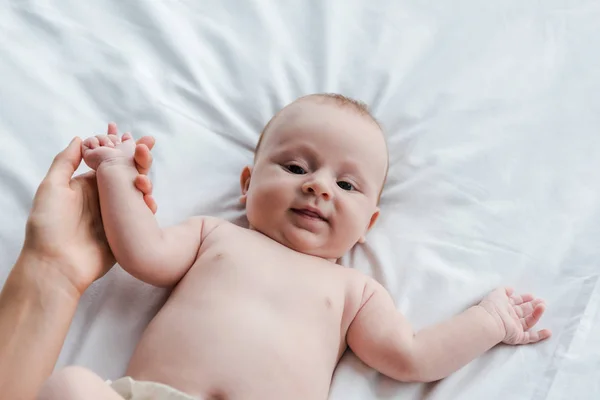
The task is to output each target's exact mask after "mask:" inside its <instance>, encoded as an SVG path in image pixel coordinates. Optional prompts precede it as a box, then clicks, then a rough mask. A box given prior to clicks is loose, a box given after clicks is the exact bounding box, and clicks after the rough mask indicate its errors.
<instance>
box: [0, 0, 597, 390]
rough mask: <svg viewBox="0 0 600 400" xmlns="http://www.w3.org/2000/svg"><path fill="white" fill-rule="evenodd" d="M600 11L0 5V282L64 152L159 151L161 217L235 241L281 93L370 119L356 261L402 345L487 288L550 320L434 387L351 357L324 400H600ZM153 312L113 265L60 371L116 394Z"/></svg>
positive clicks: (473, 1) (155, 300)
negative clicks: (202, 221)
mask: <svg viewBox="0 0 600 400" xmlns="http://www.w3.org/2000/svg"><path fill="white" fill-rule="evenodd" d="M599 20H600V4H599V3H598V2H597V1H590V0H571V1H558V0H546V1H544V2H540V1H533V0H527V1H522V0H496V1H492V2H481V1H478V0H462V1H455V2H425V1H418V0H404V1H395V0H393V1H392V0H371V1H369V2H366V1H360V0H352V1H349V0H336V1H334V0H330V1H321V0H312V1H304V0H302V1H300V0H297V1H295V0H290V1H285V2H281V1H275V0H253V1H242V0H227V1H216V0H215V1H204V2H198V1H192V0H188V1H175V0H170V1H167V0H156V1H142V0H131V1H120V0H102V1H100V0H99V1H94V2H82V1H75V0H61V1H50V0H48V1H41V0H40V1H24V0H23V1H20V0H15V1H6V0H5V1H0V105H1V106H0V140H1V145H0V206H1V210H2V213H1V214H0V215H1V216H0V218H1V223H0V246H1V247H0V265H1V266H2V267H1V269H0V282H3V281H4V279H5V278H6V275H7V274H8V271H9V269H10V267H11V265H12V263H13V262H14V260H15V259H16V257H17V254H18V251H19V249H20V246H21V243H22V240H23V235H24V231H23V228H24V224H25V220H26V216H27V213H28V208H29V206H30V204H31V198H32V196H33V194H34V191H35V189H36V187H37V184H38V183H39V181H40V180H41V178H42V177H43V175H44V173H45V171H46V169H47V167H48V165H49V163H50V161H51V159H52V157H53V156H54V154H55V153H56V152H58V151H59V150H60V149H61V148H62V147H63V146H64V145H66V143H67V142H68V141H69V140H70V138H71V137H72V136H74V135H80V136H87V135H90V134H96V133H101V132H102V131H103V130H104V129H105V123H106V122H107V121H110V120H114V121H116V122H117V123H118V124H119V126H120V127H121V128H124V129H128V130H131V131H133V133H134V135H135V136H138V137H139V136H141V135H143V134H152V135H155V136H156V137H157V147H156V150H155V152H154V154H155V159H156V163H155V169H154V171H153V175H152V177H153V179H154V182H155V185H156V193H155V195H156V198H157V200H158V202H159V213H158V218H159V220H160V222H161V224H164V225H167V224H170V223H173V222H176V221H179V220H182V219H184V218H185V217H187V216H189V215H192V214H194V213H203V214H215V215H220V216H223V217H225V218H228V219H231V220H236V221H239V222H241V223H243V211H242V210H241V209H240V208H239V207H238V206H237V196H238V192H239V189H238V174H239V172H240V170H241V168H242V167H243V166H244V165H245V164H247V163H250V162H251V160H252V149H253V147H254V145H255V143H256V140H257V138H258V133H259V131H260V130H261V128H262V126H263V125H264V124H265V122H267V121H268V119H269V118H270V117H271V115H272V114H273V113H274V112H275V111H277V110H278V109H279V108H280V107H282V106H283V105H285V104H287V103H288V102H290V101H292V100H293V99H295V98H296V97H298V96H301V95H304V94H307V93H313V92H323V91H332V92H340V93H343V94H346V95H349V96H353V97H356V98H359V99H362V100H364V101H366V102H367V103H369V104H370V105H371V106H372V109H373V111H374V113H375V115H376V116H377V117H378V118H379V119H380V120H381V122H382V124H383V125H384V127H385V129H386V134H387V137H388V141H389V149H390V155H391V168H390V176H389V181H388V184H387V187H386V189H385V191H384V195H383V198H382V218H381V220H380V223H378V224H377V226H376V228H375V229H374V230H373V232H372V234H370V237H369V242H368V245H366V246H363V247H360V248H357V249H355V251H353V252H352V253H351V254H350V255H349V256H348V257H346V258H345V259H344V263H346V264H347V265H351V266H353V267H356V268H359V269H361V270H363V271H365V272H367V273H370V274H373V275H374V276H375V277H376V278H377V279H379V280H380V281H381V282H382V283H383V284H385V285H386V287H387V288H388V289H389V290H390V292H391V293H392V295H393V296H394V298H395V300H396V302H397V306H398V308H399V309H400V310H401V311H402V312H403V313H405V314H406V315H407V316H408V318H409V319H410V320H411V321H412V322H413V323H414V325H415V327H416V328H419V327H423V326H425V325H428V324H432V323H435V322H438V321H441V320H443V319H445V318H447V317H449V316H451V315H453V314H455V313H457V312H459V311H461V310H462V309H464V308H465V307H467V306H468V305H470V304H471V303H473V302H474V301H476V300H477V299H479V298H480V297H481V296H483V295H484V294H485V293H486V292H487V291H489V290H490V289H492V288H493V287H496V286H498V285H506V284H509V285H513V286H514V287H516V288H517V289H518V290H520V291H533V292H535V293H536V294H537V295H540V296H542V297H544V298H545V299H546V300H547V303H548V312H547V315H546V316H545V317H544V318H543V320H542V322H541V325H542V326H544V327H549V328H551V329H552V330H553V331H554V337H553V338H552V340H550V341H548V342H546V343H543V344H539V345H536V346H526V347H517V348H514V347H503V346H499V347H497V348H495V349H494V350H493V351H491V352H489V353H488V354H486V355H484V356H483V357H481V358H479V359H478V360H476V361H474V362H473V363H471V364H470V365H468V366H466V367H465V368H463V369H461V370H460V371H459V372H457V373H456V374H454V375H452V376H451V377H449V378H447V379H445V380H443V381H441V382H439V383H436V384H431V385H420V384H401V383H397V382H394V381H392V380H390V379H387V378H385V377H382V376H379V375H377V374H376V373H375V372H373V371H372V370H369V369H368V368H366V367H365V366H364V365H363V364H361V363H360V362H359V361H358V360H357V359H356V358H355V357H353V356H352V355H351V354H347V355H346V356H345V357H344V358H343V360H342V362H341V364H340V366H339V368H338V369H337V371H336V373H335V375H334V383H333V387H332V390H331V398H332V399H344V400H350V399H431V400H433V399H436V400H437V399H483V398H485V399H506V398H509V399H514V400H518V399H536V400H539V399H547V400H556V399H564V398H569V399H596V398H600V335H599V334H598V330H599V328H600V310H599V307H600V283H599V281H598V277H599V267H598V266H599V264H600V251H599V248H600V246H599V245H600V179H598V171H599V170H600V134H599V132H598V130H599V126H600V58H599V56H598V54H599V51H600V28H599V27H600V25H599V24H598V21H599ZM164 297H165V293H164V292H163V291H161V290H158V289H155V288H153V287H150V286H148V285H145V284H143V283H141V282H138V281H136V280H135V279H133V278H131V277H130V276H128V275H127V274H126V273H124V272H123V271H122V270H120V269H119V268H114V269H113V270H112V271H111V272H110V273H109V274H108V275H107V276H106V277H105V278H103V279H102V280H101V281H99V282H97V283H96V284H94V285H93V287H92V288H90V290H89V291H88V292H87V293H86V294H85V296H84V298H83V299H82V302H81V306H80V307H79V309H78V310H77V314H76V317H75V320H74V322H73V325H72V327H71V330H70V332H69V335H68V338H67V341H66V344H65V347H64V349H63V351H62V353H61V356H60V360H59V366H64V365H67V364H79V365H84V366H87V367H90V368H92V369H94V370H95V371H96V372H98V373H99V374H101V375H102V376H104V377H105V378H107V379H113V378H116V377H118V376H120V375H121V374H122V373H123V371H124V369H125V366H126V363H127V360H128V358H129V356H130V354H131V352H132V351H133V348H134V345H135V343H136V341H137V340H138V338H139V336H140V334H141V332H142V330H143V329H144V327H145V325H146V324H147V323H148V321H149V320H150V319H151V317H152V316H153V314H154V313H155V312H156V310H157V309H158V307H160V305H161V302H162V301H163V300H164Z"/></svg>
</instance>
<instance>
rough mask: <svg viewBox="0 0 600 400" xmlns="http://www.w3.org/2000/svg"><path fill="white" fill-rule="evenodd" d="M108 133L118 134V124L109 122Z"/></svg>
mask: <svg viewBox="0 0 600 400" xmlns="http://www.w3.org/2000/svg"><path fill="white" fill-rule="evenodd" d="M106 134H107V135H118V134H119V131H118V130H117V124H115V123H114V122H111V123H109V124H108V129H107V130H106Z"/></svg>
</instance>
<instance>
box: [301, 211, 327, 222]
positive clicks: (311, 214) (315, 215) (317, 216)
mask: <svg viewBox="0 0 600 400" xmlns="http://www.w3.org/2000/svg"><path fill="white" fill-rule="evenodd" d="M292 211H293V212H294V213H296V214H298V215H301V216H303V217H306V218H310V219H315V220H321V221H325V222H327V218H325V217H323V216H322V215H321V214H320V213H319V212H316V211H312V210H308V209H306V208H292Z"/></svg>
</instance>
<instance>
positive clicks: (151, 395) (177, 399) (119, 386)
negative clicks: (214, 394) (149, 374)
mask: <svg viewBox="0 0 600 400" xmlns="http://www.w3.org/2000/svg"><path fill="white" fill-rule="evenodd" d="M107 383H108V384H110V387H111V388H112V389H113V390H114V391H115V392H117V393H119V394H120V395H121V396H122V397H123V399H125V400H197V398H195V397H192V396H190V395H189V394H185V393H183V392H181V391H179V390H177V389H175V388H172V387H171V386H169V385H165V384H162V383H157V382H148V381H136V380H133V379H131V378H130V377H128V376H126V377H124V378H120V379H117V380H116V381H114V382H110V381H108V382H107Z"/></svg>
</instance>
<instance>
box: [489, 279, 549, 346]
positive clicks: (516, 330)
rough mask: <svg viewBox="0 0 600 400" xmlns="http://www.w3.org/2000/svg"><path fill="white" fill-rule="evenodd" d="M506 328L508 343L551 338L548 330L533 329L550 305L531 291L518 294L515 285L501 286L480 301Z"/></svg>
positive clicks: (502, 326) (505, 340) (500, 325)
mask: <svg viewBox="0 0 600 400" xmlns="http://www.w3.org/2000/svg"><path fill="white" fill-rule="evenodd" d="M479 306H481V307H483V308H484V309H485V310H486V311H487V312H489V313H490V315H491V316H492V317H494V319H495V320H496V322H497V323H498V326H499V327H500V329H502V330H503V333H504V339H503V340H502V342H504V343H506V344H513V345H516V344H527V343H536V342H539V341H541V340H544V339H547V338H549V337H550V335H551V332H550V330H548V329H542V330H540V331H537V332H536V331H531V330H530V329H531V328H533V326H534V325H535V324H537V322H538V321H539V320H540V318H541V317H542V314H543V313H544V311H545V309H546V306H545V304H544V301H543V300H542V299H537V298H535V297H534V296H533V295H531V294H524V295H521V296H519V295H516V294H514V290H513V289H511V288H499V289H496V290H494V291H493V292H491V293H490V294H488V295H487V296H486V297H485V298H484V299H483V300H482V301H481V303H479Z"/></svg>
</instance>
